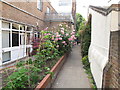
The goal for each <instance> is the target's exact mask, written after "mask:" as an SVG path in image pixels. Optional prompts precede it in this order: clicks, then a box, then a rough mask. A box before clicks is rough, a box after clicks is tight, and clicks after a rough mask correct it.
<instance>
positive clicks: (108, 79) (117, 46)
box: [103, 30, 120, 88]
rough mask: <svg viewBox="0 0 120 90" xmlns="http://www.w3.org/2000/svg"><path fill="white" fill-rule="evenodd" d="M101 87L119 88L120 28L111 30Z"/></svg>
mask: <svg viewBox="0 0 120 90" xmlns="http://www.w3.org/2000/svg"><path fill="white" fill-rule="evenodd" d="M103 88H120V30H119V31H115V32H111V37H110V53H109V63H108V64H107V66H106V67H105V70H104V79H103Z"/></svg>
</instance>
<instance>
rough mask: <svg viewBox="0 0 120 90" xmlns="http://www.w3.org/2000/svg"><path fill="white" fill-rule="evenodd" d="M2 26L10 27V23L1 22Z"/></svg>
mask: <svg viewBox="0 0 120 90" xmlns="http://www.w3.org/2000/svg"><path fill="white" fill-rule="evenodd" d="M2 28H10V23H7V22H2Z"/></svg>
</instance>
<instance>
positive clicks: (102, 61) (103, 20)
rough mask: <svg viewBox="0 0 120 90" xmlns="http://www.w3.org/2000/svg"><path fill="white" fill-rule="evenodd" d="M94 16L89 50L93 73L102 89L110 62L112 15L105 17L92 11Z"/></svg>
mask: <svg viewBox="0 0 120 90" xmlns="http://www.w3.org/2000/svg"><path fill="white" fill-rule="evenodd" d="M90 13H91V14H92V31H91V33H92V35H91V45H90V48H89V61H90V63H91V71H92V74H93V77H94V79H95V82H96V85H97V87H98V88H101V87H102V79H103V69H104V67H105V66H106V64H107V62H108V55H109V41H110V29H111V25H110V24H111V23H110V22H111V21H110V20H111V14H109V15H108V16H104V15H102V14H100V13H98V12H96V11H93V10H90Z"/></svg>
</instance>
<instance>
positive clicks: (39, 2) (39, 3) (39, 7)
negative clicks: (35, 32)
mask: <svg viewBox="0 0 120 90" xmlns="http://www.w3.org/2000/svg"><path fill="white" fill-rule="evenodd" d="M37 8H38V10H40V11H42V9H43V1H42V0H37Z"/></svg>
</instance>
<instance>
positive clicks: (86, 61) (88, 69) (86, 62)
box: [82, 56, 97, 90]
mask: <svg viewBox="0 0 120 90" xmlns="http://www.w3.org/2000/svg"><path fill="white" fill-rule="evenodd" d="M82 63H83V65H84V66H83V68H84V69H85V70H86V71H85V72H86V73H87V74H88V78H89V79H90V83H91V84H92V88H94V89H95V90H97V87H96V84H95V81H94V79H93V76H92V73H91V70H90V63H89V59H88V56H84V57H83V58H82Z"/></svg>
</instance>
